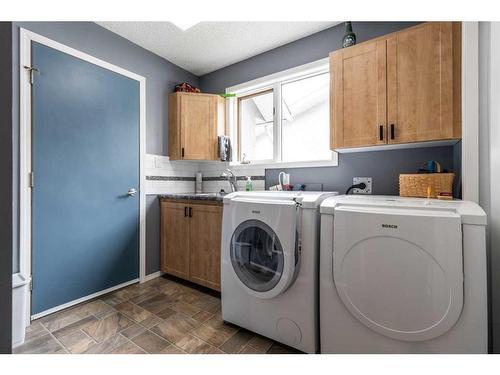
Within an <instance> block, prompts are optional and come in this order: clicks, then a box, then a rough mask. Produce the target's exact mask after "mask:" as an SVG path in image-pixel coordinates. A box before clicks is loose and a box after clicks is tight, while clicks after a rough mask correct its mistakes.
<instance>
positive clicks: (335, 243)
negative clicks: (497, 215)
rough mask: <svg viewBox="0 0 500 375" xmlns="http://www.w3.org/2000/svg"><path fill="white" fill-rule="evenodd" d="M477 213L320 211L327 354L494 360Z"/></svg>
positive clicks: (453, 207) (387, 208)
mask: <svg viewBox="0 0 500 375" xmlns="http://www.w3.org/2000/svg"><path fill="white" fill-rule="evenodd" d="M485 226H486V215H485V213H484V211H483V210H482V209H481V207H479V206H478V205H477V204H475V203H472V202H466V201H437V200H428V199H418V198H400V197H383V196H373V197H366V196H365V197H361V196H339V197H334V198H330V199H327V200H325V201H324V202H323V204H322V205H321V250H320V336H321V352H322V353H487V349H488V323H487V281H486V246H485Z"/></svg>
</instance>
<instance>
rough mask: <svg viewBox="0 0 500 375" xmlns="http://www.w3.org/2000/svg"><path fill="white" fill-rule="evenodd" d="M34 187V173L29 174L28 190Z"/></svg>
mask: <svg viewBox="0 0 500 375" xmlns="http://www.w3.org/2000/svg"><path fill="white" fill-rule="evenodd" d="M34 187H35V172H30V188H34Z"/></svg>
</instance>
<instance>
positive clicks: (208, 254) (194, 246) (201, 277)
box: [189, 204, 222, 291]
mask: <svg viewBox="0 0 500 375" xmlns="http://www.w3.org/2000/svg"><path fill="white" fill-rule="evenodd" d="M191 208H192V210H191V213H190V215H191V217H190V229H191V239H190V262H189V279H190V280H191V281H193V282H196V283H198V284H201V285H204V286H207V287H209V288H212V289H216V290H219V291H220V245H221V233H222V206H212V205H202V204H192V205H191Z"/></svg>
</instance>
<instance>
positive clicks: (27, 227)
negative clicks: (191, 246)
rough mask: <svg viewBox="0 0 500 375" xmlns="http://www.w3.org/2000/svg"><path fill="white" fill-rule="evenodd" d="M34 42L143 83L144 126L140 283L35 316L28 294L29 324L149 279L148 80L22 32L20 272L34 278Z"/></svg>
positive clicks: (141, 142) (141, 141)
mask: <svg viewBox="0 0 500 375" xmlns="http://www.w3.org/2000/svg"><path fill="white" fill-rule="evenodd" d="M31 42H37V43H40V44H43V45H45V46H47V47H50V48H53V49H56V50H58V51H61V52H64V53H66V54H68V55H71V56H74V57H77V58H79V59H81V60H84V61H87V62H89V63H91V64H94V65H97V66H100V67H102V68H105V69H108V70H110V71H112V72H115V73H118V74H121V75H123V76H125V77H128V78H131V79H133V80H136V81H138V82H139V90H140V109H139V113H140V120H139V122H140V124H139V279H135V280H132V281H129V282H127V283H124V284H121V285H117V286H115V287H113V288H110V289H107V290H104V291H100V292H98V293H95V294H92V295H90V296H86V297H83V298H80V299H78V300H75V301H71V302H68V303H65V304H63V305H60V306H56V307H54V308H51V309H49V310H46V311H43V312H41V313H39V314H36V315H33V316H31V292H30V293H29V294H28V309H27V311H28V320H27V321H28V324H29V321H30V319H31V318H33V319H36V318H39V317H41V316H44V315H47V314H51V313H53V312H55V311H58V310H61V309H65V308H67V307H70V306H72V305H75V304H77V303H81V302H83V301H85V300H88V299H91V298H95V297H97V296H98V295H101V294H104V293H108V292H110V291H112V290H115V289H119V288H122V287H124V286H126V285H129V284H132V283H135V282H137V281H139V282H144V280H145V277H146V194H145V176H144V160H145V155H146V78H144V77H142V76H140V75H138V74H135V73H132V72H130V71H128V70H125V69H123V68H120V67H118V66H116V65H113V64H110V63H108V62H106V61H103V60H100V59H98V58H95V57H93V56H91V55H89V54H86V53H84V52H81V51H78V50H76V49H74V48H71V47H68V46H66V45H64V44H61V43H58V42H55V41H53V40H51V39H49V38H46V37H44V36H42V35H39V34H36V33H33V32H31V31H29V30H26V29H23V28H21V29H20V41H19V43H20V48H19V52H20V57H19V91H20V92H19V94H20V101H19V112H20V113H19V115H20V132H19V152H20V160H19V200H20V207H19V250H20V255H19V268H20V272H21V273H22V274H24V275H31V272H32V270H31V241H32V238H31V232H32V228H31V215H32V212H31V187H30V172H31V157H32V156H31V146H32V144H31V84H30V72H29V71H28V70H26V69H25V68H24V67H25V66H31Z"/></svg>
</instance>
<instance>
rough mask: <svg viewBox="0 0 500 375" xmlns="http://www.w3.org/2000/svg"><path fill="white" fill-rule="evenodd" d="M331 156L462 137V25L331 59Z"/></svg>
mask: <svg viewBox="0 0 500 375" xmlns="http://www.w3.org/2000/svg"><path fill="white" fill-rule="evenodd" d="M330 73H331V77H330V80H331V83H330V101H331V102H330V125H331V130H330V134H331V137H332V138H331V141H330V145H331V148H332V149H339V148H349V147H363V146H374V145H384V144H391V143H410V142H422V141H435V140H446V139H458V138H460V137H461V103H460V102H461V92H460V89H461V24H460V23H459V22H457V23H453V22H428V23H423V24H420V25H417V26H414V27H411V28H408V29H404V30H401V31H399V32H396V33H393V34H389V35H387V36H383V37H380V38H377V39H374V40H371V41H367V42H364V43H361V44H358V45H356V46H353V47H349V48H346V49H341V50H338V51H335V52H332V53H331V54H330Z"/></svg>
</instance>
